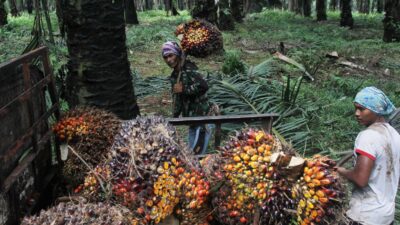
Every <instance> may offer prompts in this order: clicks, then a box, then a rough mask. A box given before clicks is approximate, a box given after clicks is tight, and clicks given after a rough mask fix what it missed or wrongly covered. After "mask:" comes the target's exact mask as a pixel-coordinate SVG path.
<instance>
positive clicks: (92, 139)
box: [53, 107, 121, 184]
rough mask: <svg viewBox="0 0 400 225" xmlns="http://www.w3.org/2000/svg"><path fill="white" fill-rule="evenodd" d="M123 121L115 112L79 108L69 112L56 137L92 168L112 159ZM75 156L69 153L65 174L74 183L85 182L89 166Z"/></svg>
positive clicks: (58, 126)
mask: <svg viewBox="0 0 400 225" xmlns="http://www.w3.org/2000/svg"><path fill="white" fill-rule="evenodd" d="M120 127H121V121H120V120H119V119H118V117H117V116H115V115H114V114H112V113H109V112H107V111H104V110H102V109H98V108H94V107H78V108H75V109H73V110H70V111H69V112H67V113H66V114H65V115H64V116H63V118H62V119H61V120H60V121H59V122H58V123H57V124H55V125H54V128H53V130H54V132H55V134H56V137H57V138H58V139H59V140H60V141H61V142H62V143H67V144H68V145H70V146H71V147H72V148H73V149H74V151H75V153H76V154H78V155H79V156H80V157H81V158H82V159H83V160H84V161H85V163H87V164H88V165H89V166H90V167H92V168H94V167H95V166H96V165H97V164H99V163H100V162H102V161H104V160H105V159H106V158H107V157H108V152H109V149H110V147H111V145H112V143H113V141H114V136H115V135H116V134H117V133H118V131H119V130H120ZM82 159H79V157H78V156H76V155H75V154H73V153H69V154H68V158H67V160H66V162H65V164H64V168H63V174H64V176H65V177H66V178H67V180H69V181H70V182H71V183H72V184H74V183H81V182H82V181H83V178H84V176H85V175H86V173H87V172H88V167H87V166H85V165H84V163H82Z"/></svg>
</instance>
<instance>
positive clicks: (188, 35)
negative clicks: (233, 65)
mask: <svg viewBox="0 0 400 225" xmlns="http://www.w3.org/2000/svg"><path fill="white" fill-rule="evenodd" d="M175 34H176V35H177V36H178V35H182V40H181V46H182V49H183V51H184V52H185V53H186V54H187V55H192V56H195V57H206V56H208V55H210V54H211V53H213V52H215V51H218V50H222V49H223V40H222V34H221V32H220V31H219V30H218V28H217V27H215V26H214V25H212V24H211V23H209V22H207V21H204V20H199V19H194V20H191V21H189V22H187V23H185V24H180V25H179V26H178V27H177V28H176V31H175Z"/></svg>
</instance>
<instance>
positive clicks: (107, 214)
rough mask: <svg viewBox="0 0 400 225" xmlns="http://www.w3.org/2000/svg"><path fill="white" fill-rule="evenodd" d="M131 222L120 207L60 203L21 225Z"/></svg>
mask: <svg viewBox="0 0 400 225" xmlns="http://www.w3.org/2000/svg"><path fill="white" fill-rule="evenodd" d="M131 220H132V215H131V214H130V211H129V210H128V209H126V208H125V207H122V206H111V205H109V204H105V203H101V202H100V203H96V204H92V203H73V202H66V203H65V202H61V203H59V204H58V205H56V206H54V207H52V208H50V209H47V210H42V211H41V212H40V214H39V215H37V216H31V217H25V218H24V219H23V220H22V223H21V224H22V225H39V224H88V225H98V224H110V225H130V224H131Z"/></svg>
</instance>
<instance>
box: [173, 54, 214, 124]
mask: <svg viewBox="0 0 400 225" xmlns="http://www.w3.org/2000/svg"><path fill="white" fill-rule="evenodd" d="M178 74H179V73H178V71H175V70H174V71H173V72H172V74H171V77H170V81H171V87H172V89H171V90H173V87H174V85H175V84H176V83H177V79H178ZM180 82H182V85H183V92H182V93H179V94H174V93H172V97H173V99H174V101H175V105H174V109H173V110H174V112H173V116H174V117H179V115H182V116H183V117H191V116H206V115H207V114H208V111H209V109H210V104H209V102H208V98H207V90H208V84H207V82H206V81H205V80H204V79H203V77H202V76H201V74H200V73H199V72H198V71H197V66H196V65H195V64H193V63H192V62H190V61H186V63H185V65H184V66H183V67H182V69H181V76H180Z"/></svg>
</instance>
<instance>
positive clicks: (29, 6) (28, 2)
mask: <svg viewBox="0 0 400 225" xmlns="http://www.w3.org/2000/svg"><path fill="white" fill-rule="evenodd" d="M25 4H26V9H27V10H28V13H29V14H32V12H33V0H26V2H25Z"/></svg>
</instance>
